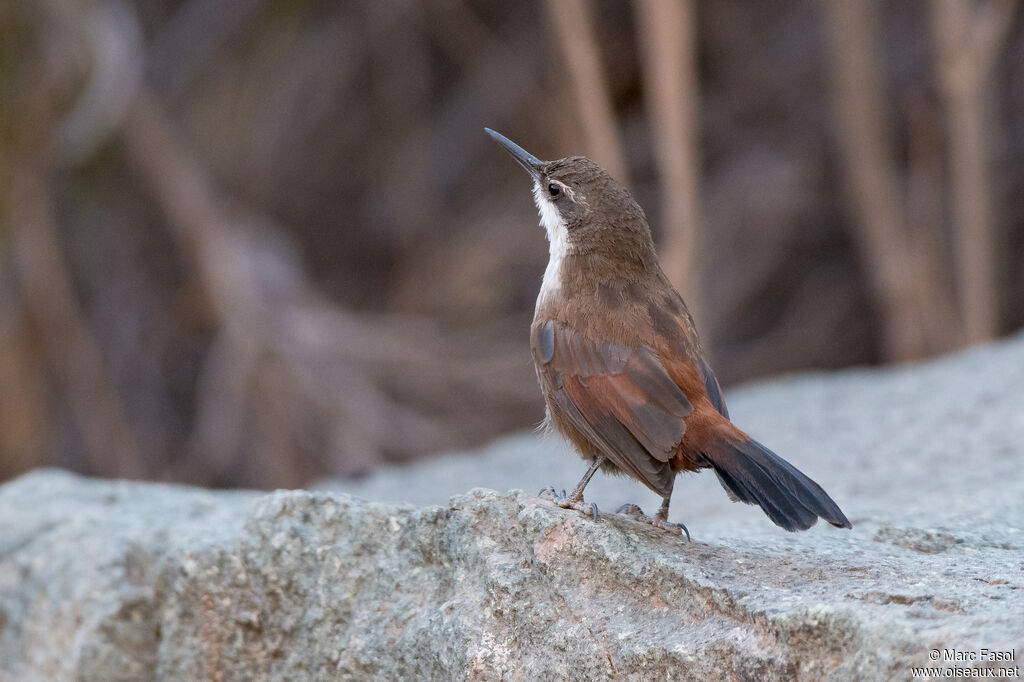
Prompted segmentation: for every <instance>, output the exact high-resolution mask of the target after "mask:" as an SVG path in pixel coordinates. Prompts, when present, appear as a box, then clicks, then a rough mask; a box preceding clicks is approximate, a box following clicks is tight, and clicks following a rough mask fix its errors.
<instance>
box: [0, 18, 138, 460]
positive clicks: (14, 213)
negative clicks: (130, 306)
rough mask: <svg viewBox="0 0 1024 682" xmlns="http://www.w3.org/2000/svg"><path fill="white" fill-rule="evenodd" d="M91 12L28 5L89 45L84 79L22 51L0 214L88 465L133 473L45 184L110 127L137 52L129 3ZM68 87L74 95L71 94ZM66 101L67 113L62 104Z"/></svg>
mask: <svg viewBox="0 0 1024 682" xmlns="http://www.w3.org/2000/svg"><path fill="white" fill-rule="evenodd" d="M92 10H93V11H92V13H91V14H89V15H86V16H82V15H81V14H79V11H78V9H77V8H76V6H75V5H73V4H71V5H68V4H57V3H49V4H46V5H41V6H38V7H35V8H33V9H32V10H31V12H33V14H32V20H33V21H36V22H39V24H40V25H41V26H43V27H45V28H43V29H42V30H43V31H45V32H46V35H45V36H44V37H43V38H42V39H41V42H44V41H45V42H47V43H49V42H53V43H58V44H63V43H70V44H75V45H77V44H78V41H83V40H84V42H85V44H86V49H87V50H91V51H93V52H94V53H93V54H90V56H91V57H92V65H93V68H92V70H91V72H90V73H89V74H88V75H89V78H90V80H89V81H87V82H86V83H85V84H84V87H82V83H81V82H79V77H80V76H81V75H83V70H82V69H81V64H80V62H79V61H78V60H76V57H77V56H78V54H77V53H75V52H74V51H71V50H68V49H52V50H49V51H45V52H42V53H39V52H32V51H29V52H28V57H27V58H25V62H24V66H23V68H24V70H23V71H22V72H21V73H20V74H19V75H20V76H21V88H20V90H19V92H18V93H17V94H18V97H17V98H16V100H15V102H14V103H12V104H11V105H10V106H9V108H8V113H9V114H10V115H11V117H12V119H13V120H12V121H10V122H9V125H10V126H11V128H12V130H14V131H16V133H15V134H14V135H12V137H11V139H10V140H9V141H8V142H9V143H10V146H9V147H8V148H6V149H4V150H3V154H0V160H2V163H0V179H2V180H3V182H2V184H0V187H2V188H3V192H2V195H3V196H0V208H2V209H4V210H5V212H6V215H7V222H8V224H9V230H10V233H9V236H10V240H11V246H12V249H11V250H12V253H13V263H14V269H15V272H16V276H17V279H18V282H19V284H20V288H21V291H20V295H21V297H22V299H23V302H24V308H25V313H26V315H27V316H28V318H29V319H30V320H31V322H32V324H33V325H34V327H35V329H36V331H37V334H38V338H40V339H41V340H42V345H43V352H42V354H43V356H44V357H45V361H46V363H47V364H48V365H49V366H50V368H51V371H52V373H53V376H54V378H55V379H56V380H57V381H59V382H60V384H61V385H62V386H63V387H64V389H65V390H66V392H67V402H68V405H69V407H70V409H71V412H72V415H73V417H74V421H75V424H76V425H77V427H78V430H79V433H80V434H81V439H82V441H83V443H84V448H85V451H86V456H87V457H88V459H89V463H90V465H91V467H92V471H93V472H94V473H96V474H98V475H101V476H125V477H130V478H139V477H141V476H142V475H143V474H144V473H145V467H144V466H143V462H144V461H145V460H144V459H143V458H142V457H141V455H142V453H141V452H140V451H139V448H138V443H137V441H136V438H135V435H134V433H133V432H132V429H131V427H130V425H129V422H128V419H127V416H126V412H125V405H124V402H123V399H122V396H121V395H119V393H118V390H117V388H116V387H115V385H114V383H113V381H112V380H111V378H110V377H109V376H108V375H107V372H106V369H105V368H104V362H103V355H102V353H101V350H100V347H99V344H98V343H97V341H96V339H95V337H94V335H93V333H92V331H91V330H90V328H89V320H88V318H87V315H86V313H85V312H84V311H83V310H82V308H81V307H80V305H79V302H78V301H77V299H76V295H75V289H74V283H73V280H72V276H71V274H70V273H69V271H68V267H67V264H66V263H65V260H64V255H63V253H62V247H61V239H60V235H59V228H58V225H57V221H56V218H55V215H54V214H55V210H54V205H53V199H52V197H51V190H50V183H51V179H52V178H53V176H54V173H55V164H56V161H57V159H58V158H60V159H63V160H70V159H78V158H81V155H82V154H87V153H90V152H91V151H93V150H94V149H95V148H96V147H97V146H98V145H99V144H101V143H102V141H103V139H104V138H105V135H106V134H107V133H108V132H109V131H110V130H111V128H112V127H114V126H116V125H117V120H118V119H119V114H118V111H119V109H122V108H123V103H119V102H118V101H117V98H116V97H115V96H114V95H112V94H111V92H110V91H111V83H112V82H113V81H114V80H116V79H117V78H119V77H124V78H129V77H130V74H131V72H132V67H130V66H126V65H125V64H123V63H122V62H123V61H124V60H126V59H131V58H133V57H134V58H137V56H138V55H137V54H133V50H132V48H131V47H130V45H131V43H132V37H131V36H132V32H133V30H134V29H136V28H137V25H136V24H135V23H134V17H133V16H132V14H131V10H130V7H128V6H127V5H123V4H121V3H116V2H111V3H106V4H101V5H97V6H95V7H93V8H92ZM32 29H33V30H40V29H38V27H36V26H32ZM29 35H30V38H29V39H28V41H26V42H31V41H32V39H33V38H34V39H37V40H39V39H40V38H39V36H38V34H36V33H30V34H29ZM108 43H109V44H108ZM26 49H28V48H27V47H26ZM12 68H13V67H12ZM97 83H99V85H97ZM126 85H128V84H127V83H126ZM71 93H81V94H80V96H79V99H78V100H77V101H75V100H73V99H72V98H71V97H70V96H69V95H70V94H71ZM69 103H70V104H71V114H70V115H68V114H65V111H64V109H65V107H66V106H67V105H68V104H69ZM61 116H64V118H63V123H61ZM5 141H7V140H5Z"/></svg>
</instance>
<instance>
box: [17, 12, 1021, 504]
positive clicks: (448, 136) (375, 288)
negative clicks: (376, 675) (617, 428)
mask: <svg viewBox="0 0 1024 682" xmlns="http://www.w3.org/2000/svg"><path fill="white" fill-rule="evenodd" d="M1017 5H1018V3H1017V2H1016V1H1015V0H932V1H928V0H918V1H904V0H891V1H885V2H883V1H881V0H857V1H849V2H847V1H840V0H833V1H832V2H818V1H815V0H779V1H778V2H772V3H737V2H733V1H732V0H700V1H696V2H695V1H692V0H679V1H678V2H676V1H673V0H636V1H635V2H626V1H625V0H614V1H613V0H607V1H604V0H602V1H593V2H588V1H587V0H544V1H537V0H523V1H521V2H506V1H504V0H396V1H394V2H380V1H379V0H347V1H345V2H313V1H301V0H293V1H287V2H286V1H281V0H278V1H274V0H179V1H176V2H171V1H167V0H149V1H147V2H128V1H126V0H32V1H30V2H29V1H24V0H3V1H2V2H0V179H2V182H0V480H2V479H6V478H9V477H11V476H14V475H17V474H18V473H20V472H22V471H25V470H27V469H30V468H33V467H37V466H43V465H55V466H61V467H66V468H69V469H72V470H75V471H80V472H84V473H88V474H94V475H101V476H117V477H130V478H147V479H158V480H173V481H181V482H187V483H193V484H201V485H212V486H251V487H259V488H270V487H295V486H302V485H306V484H308V483H309V482H311V481H313V480H314V479H317V478H320V477H324V476H331V475H340V476H357V475H360V474H365V473H367V472H369V471H371V470H372V469H373V468H374V467H376V466H378V465H380V464H382V463H384V462H398V461H403V460H408V459H410V458H415V457H422V456H429V455H431V454H434V453H439V452H442V451H447V450H454V449H459V448H466V447H470V446H474V445H478V444H481V443H483V442H485V441H487V440H489V439H491V438H493V437H495V436H497V435H498V434H501V433H504V432H508V431H511V430H517V429H523V428H529V427H531V426H533V425H535V424H536V423H537V422H538V421H539V420H540V419H541V417H542V401H541V397H540V394H539V391H538V390H537V387H536V380H535V377H534V371H533V368H532V365H531V362H530V358H529V351H528V325H529V321H530V318H531V315H532V308H533V302H534V298H535V296H536V293H537V289H538V287H539V282H540V276H541V273H542V272H543V269H544V265H545V261H546V257H547V246H546V243H545V241H544V237H543V231H542V230H541V229H540V228H539V227H537V217H536V213H535V209H534V207H533V205H532V202H531V200H530V196H529V183H528V180H527V177H526V176H525V174H523V173H522V171H521V170H520V169H519V168H518V167H517V166H516V165H515V164H514V163H513V162H512V161H511V160H510V159H509V158H508V156H507V155H506V154H505V153H504V152H502V151H501V149H499V148H498V147H497V146H495V145H494V143H493V142H492V141H491V140H490V139H489V138H488V137H487V136H486V135H485V134H484V133H483V127H484V126H489V127H492V128H495V129H497V130H499V131H501V132H502V133H505V134H506V135H508V136H509V137H511V138H512V139H514V140H516V141H517V142H519V143H520V144H522V145H523V146H524V147H526V148H527V149H528V150H530V151H531V152H533V153H534V154H536V155H537V156H540V157H542V158H558V157H561V156H567V155H570V154H586V155H588V156H591V157H592V158H594V159H595V160H596V161H598V163H600V164H601V165H603V166H605V167H606V168H608V169H609V170H610V171H611V172H612V173H613V174H614V175H616V176H617V177H618V178H619V179H620V180H622V181H623V182H625V183H626V184H628V185H629V186H630V187H631V188H632V189H633V190H634V192H635V194H636V196H637V198H638V200H639V201H640V202H641V204H642V205H643V206H644V207H645V208H646V210H647V213H648V217H649V218H650V219H651V223H652V227H653V229H654V231H655V238H656V240H657V242H658V244H659V248H660V249H661V252H662V259H663V262H664V264H665V267H666V271H667V272H668V273H669V275H670V277H671V278H672V279H673V280H674V281H675V282H676V283H677V285H678V286H679V287H680V288H681V290H682V291H683V293H684V297H685V298H686V299H687V301H688V302H689V303H690V305H691V307H692V308H693V309H694V311H695V314H696V316H697V318H698V322H699V325H700V327H701V329H702V334H703V339H704V344H705V346H706V347H707V348H708V350H709V354H710V356H711V360H712V364H713V366H714V367H715V368H716V371H717V373H718V375H719V378H720V379H721V380H722V382H723V383H724V384H725V385H726V386H728V385H734V384H736V383H737V382H741V381H745V380H749V379H752V378H755V377H761V376H767V375H772V374H778V373H783V372H794V371H799V370H808V369H830V368H840V367H845V366H849V365H865V364H880V363H891V362H901V361H909V360H918V359H922V358H927V357H929V356H934V355H937V354H941V353H945V352H949V351H952V350H955V349H958V348H963V347H966V346H968V345H971V344H976V343H980V342H984V341H987V340H989V339H993V338H996V337H998V336H1000V335H1004V334H1007V333H1009V332H1011V331H1013V330H1016V329H1018V328H1020V327H1021V326H1022V324H1024V295H1022V294H1024V268H1022V267H1021V265H1022V263H1024V19H1022V17H1021V12H1019V11H1018V7H1017Z"/></svg>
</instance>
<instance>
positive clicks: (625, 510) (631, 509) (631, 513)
mask: <svg viewBox="0 0 1024 682" xmlns="http://www.w3.org/2000/svg"><path fill="white" fill-rule="evenodd" d="M615 513H616V514H620V515H622V516H628V517H629V518H631V519H633V520H634V521H639V522H641V523H647V524H650V525H652V526H654V527H655V528H661V529H662V530H666V531H668V532H669V533H673V534H675V535H683V534H684V533H685V534H686V541H687V542H691V540H690V530H689V529H688V528H687V527H686V526H685V525H683V524H681V523H670V522H669V521H666V520H665V519H662V518H659V517H658V516H648V515H647V514H644V510H643V509H641V508H640V507H638V506H637V505H635V504H632V503H629V502H627V503H626V504H624V505H622V506H620V507H619V508H618V509H616V510H615Z"/></svg>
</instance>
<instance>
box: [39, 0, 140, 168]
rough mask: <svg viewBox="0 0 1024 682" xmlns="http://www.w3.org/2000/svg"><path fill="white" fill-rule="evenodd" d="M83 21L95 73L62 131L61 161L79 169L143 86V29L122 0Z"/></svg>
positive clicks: (98, 6)
mask: <svg viewBox="0 0 1024 682" xmlns="http://www.w3.org/2000/svg"><path fill="white" fill-rule="evenodd" d="M70 19H71V20H72V21H77V22H81V28H82V32H83V34H84V36H85V38H86V40H87V41H88V47H89V53H90V56H91V57H92V69H91V72H90V74H89V80H88V82H87V83H86V87H85V90H84V91H83V92H82V94H81V95H79V96H78V98H77V99H76V101H75V105H74V108H72V110H71V111H70V113H68V115H67V116H65V117H64V119H63V120H62V121H61V122H60V125H59V127H58V129H57V135H58V143H57V147H56V149H57V153H58V155H59V159H58V160H59V161H60V162H61V163H62V164H63V165H66V166H74V165H75V164H77V163H80V162H81V161H83V160H85V159H87V158H88V157H89V156H91V155H92V154H94V153H95V152H96V150H98V149H99V148H100V146H101V145H102V144H104V143H105V142H106V141H107V139H108V138H109V137H110V136H111V135H112V134H114V133H115V132H116V131H117V129H118V127H120V125H121V120H122V119H123V118H124V115H125V113H126V112H127V110H128V107H129V106H131V102H132V100H133V99H134V97H135V91H136V89H137V88H138V87H139V84H140V83H141V81H142V70H143V62H144V56H145V55H144V53H143V49H142V28H141V27H140V26H139V21H138V17H137V16H136V15H135V11H134V9H133V8H132V7H131V6H130V5H128V4H126V3H124V2H121V1H120V0H104V1H103V2H97V3H95V4H93V5H91V6H90V9H89V12H88V14H87V15H86V16H85V17H83V18H78V17H70Z"/></svg>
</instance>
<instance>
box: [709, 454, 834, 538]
mask: <svg viewBox="0 0 1024 682" xmlns="http://www.w3.org/2000/svg"><path fill="white" fill-rule="evenodd" d="M705 457H706V458H707V461H708V462H709V463H710V464H711V466H712V467H713V468H714V470H715V473H716V474H718V480H719V481H721V482H722V487H723V488H725V490H726V492H728V493H729V497H731V498H732V499H733V500H735V501H738V502H746V503H747V504H756V505H760V507H761V509H763V510H764V513H765V514H767V515H768V518H770V519H771V520H772V521H774V522H775V524H776V525H778V526H782V527H783V528H785V529H786V530H789V531H797V530H807V529H808V528H810V527H811V526H813V525H814V524H815V522H816V521H817V520H818V517H819V516H820V517H821V518H823V519H825V520H826V521H828V522H829V523H831V524H832V525H833V526H838V527H839V528H852V526H851V525H850V521H849V520H848V519H847V518H846V515H845V514H843V512H842V510H841V509H839V506H838V505H837V504H836V503H835V502H833V501H832V498H831V497H829V496H828V493H826V492H825V491H824V490H823V489H822V487H821V486H820V485H818V484H817V483H815V482H814V481H812V480H811V479H810V478H808V477H807V476H805V475H804V474H803V473H802V472H801V471H800V470H799V469H797V468H796V467H795V466H793V465H792V464H790V463H789V462H787V461H786V460H784V459H782V458H781V457H779V456H778V455H776V454H775V453H774V452H772V451H771V450H769V449H768V448H766V447H765V446H763V445H761V444H760V443H758V442H757V441H756V440H753V439H751V440H745V441H743V442H741V443H728V442H721V443H719V444H718V445H716V446H715V447H714V448H712V449H711V451H710V452H707V453H705Z"/></svg>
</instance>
